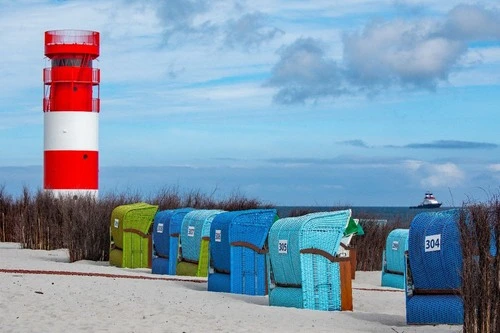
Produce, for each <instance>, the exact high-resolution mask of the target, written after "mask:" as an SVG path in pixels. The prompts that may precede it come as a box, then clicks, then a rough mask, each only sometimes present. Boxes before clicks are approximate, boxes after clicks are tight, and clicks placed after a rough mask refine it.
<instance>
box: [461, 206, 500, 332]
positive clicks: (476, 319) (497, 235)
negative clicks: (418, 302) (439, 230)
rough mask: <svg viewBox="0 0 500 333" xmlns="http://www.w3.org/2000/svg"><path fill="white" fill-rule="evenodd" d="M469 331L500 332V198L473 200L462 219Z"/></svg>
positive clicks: (465, 314) (464, 280)
mask: <svg viewBox="0 0 500 333" xmlns="http://www.w3.org/2000/svg"><path fill="white" fill-rule="evenodd" d="M459 228H460V236H461V245H462V254H463V270H462V290H461V294H462V297H463V302H464V326H463V331H464V332H467V333H494V332H495V333H496V332H500V255H499V253H498V251H497V249H499V247H500V202H499V200H498V198H495V199H493V200H491V202H490V203H488V204H469V205H468V206H467V207H465V209H464V210H463V212H462V214H461V216H460V220H459Z"/></svg>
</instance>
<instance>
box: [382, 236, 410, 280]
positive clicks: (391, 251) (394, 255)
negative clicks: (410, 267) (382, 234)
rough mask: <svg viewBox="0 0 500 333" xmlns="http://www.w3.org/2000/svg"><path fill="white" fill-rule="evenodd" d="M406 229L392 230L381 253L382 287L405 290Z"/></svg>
mask: <svg viewBox="0 0 500 333" xmlns="http://www.w3.org/2000/svg"><path fill="white" fill-rule="evenodd" d="M408 234H409V230H408V229H394V230H392V231H391V232H390V233H389V235H387V239H386V242H385V250H384V252H383V253H382V278H381V285H382V287H392V288H398V289H404V288H405V253H406V251H407V250H408Z"/></svg>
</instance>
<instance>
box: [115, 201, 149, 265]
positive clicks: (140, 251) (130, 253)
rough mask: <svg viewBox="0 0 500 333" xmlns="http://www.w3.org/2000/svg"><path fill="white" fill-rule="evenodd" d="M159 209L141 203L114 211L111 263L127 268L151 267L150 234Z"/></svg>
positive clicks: (119, 207)
mask: <svg viewBox="0 0 500 333" xmlns="http://www.w3.org/2000/svg"><path fill="white" fill-rule="evenodd" d="M157 210H158V206H155V205H150V204H148V203H144V202H139V203H134V204H128V205H121V206H118V207H116V208H114V209H113V211H112V213H111V224H110V250H109V263H110V265H113V266H118V267H128V268H147V267H151V252H152V250H151V247H152V243H151V233H150V229H151V226H152V224H153V219H154V217H155V214H156V211H157Z"/></svg>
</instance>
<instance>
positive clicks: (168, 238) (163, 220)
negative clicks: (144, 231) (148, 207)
mask: <svg viewBox="0 0 500 333" xmlns="http://www.w3.org/2000/svg"><path fill="white" fill-rule="evenodd" d="M192 210H193V209H192V208H181V209H174V210H163V211H160V212H158V213H156V215H155V219H154V224H153V253H152V258H153V262H152V273H153V274H170V275H173V274H175V267H176V265H177V251H178V246H179V244H178V239H179V238H178V236H177V237H172V232H175V231H176V230H177V229H179V230H180V227H177V224H179V225H180V223H182V219H183V218H184V215H186V214H187V213H188V212H190V211H192ZM179 221H180V222H179ZM179 230H177V231H176V232H177V234H178V233H179Z"/></svg>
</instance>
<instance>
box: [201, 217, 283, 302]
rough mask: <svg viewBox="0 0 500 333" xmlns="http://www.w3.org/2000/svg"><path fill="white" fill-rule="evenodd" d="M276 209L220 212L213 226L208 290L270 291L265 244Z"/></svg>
mask: <svg viewBox="0 0 500 333" xmlns="http://www.w3.org/2000/svg"><path fill="white" fill-rule="evenodd" d="M276 218H277V215H276V209H252V210H242V211H234V212H226V213H221V214H219V215H217V216H216V217H215V218H214V220H213V221H212V224H211V227H210V262H211V269H210V271H211V272H210V274H209V275H208V290H209V291H221V292H231V293H237V294H247V295H266V294H267V273H266V257H265V253H266V252H267V249H266V248H265V244H266V241H267V235H268V233H269V229H270V228H271V225H272V224H273V222H274V221H275V220H276Z"/></svg>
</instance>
